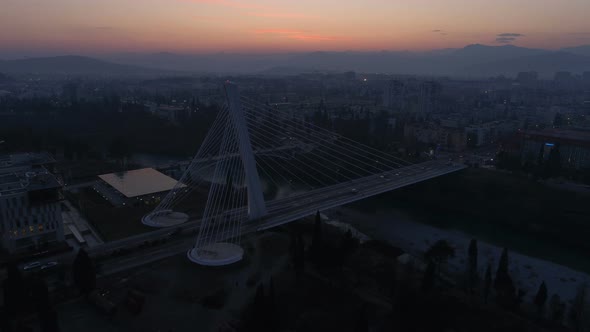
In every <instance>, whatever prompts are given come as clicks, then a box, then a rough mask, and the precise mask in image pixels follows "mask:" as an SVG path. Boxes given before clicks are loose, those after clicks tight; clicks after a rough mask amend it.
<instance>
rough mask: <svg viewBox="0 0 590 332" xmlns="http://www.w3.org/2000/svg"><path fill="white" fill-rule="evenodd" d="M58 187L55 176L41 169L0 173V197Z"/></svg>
mask: <svg viewBox="0 0 590 332" xmlns="http://www.w3.org/2000/svg"><path fill="white" fill-rule="evenodd" d="M59 187H61V185H60V183H59V182H58V181H57V179H56V178H55V176H53V174H51V173H49V171H47V170H46V169H45V168H43V167H38V168H35V169H32V168H30V169H26V170H19V171H16V172H5V173H0V196H8V195H14V194H20V193H23V192H29V191H36V190H44V189H53V188H59Z"/></svg>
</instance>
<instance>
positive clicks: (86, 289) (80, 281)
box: [72, 249, 96, 295]
mask: <svg viewBox="0 0 590 332" xmlns="http://www.w3.org/2000/svg"><path fill="white" fill-rule="evenodd" d="M72 277H73V279H74V283H75V284H76V287H78V289H79V290H80V292H81V293H83V294H86V295H87V294H88V293H90V292H91V291H92V290H93V289H94V288H95V287H96V271H95V268H94V263H93V262H92V260H91V259H90V257H89V256H88V254H87V253H86V251H85V250H84V249H79V250H78V254H77V255H76V258H75V259H74V264H73V266H72Z"/></svg>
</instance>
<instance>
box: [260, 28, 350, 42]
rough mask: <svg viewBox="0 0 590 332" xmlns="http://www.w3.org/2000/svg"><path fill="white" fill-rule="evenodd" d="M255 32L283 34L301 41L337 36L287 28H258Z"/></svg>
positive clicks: (320, 39)
mask: <svg viewBox="0 0 590 332" xmlns="http://www.w3.org/2000/svg"><path fill="white" fill-rule="evenodd" d="M255 33H256V34H264V35H275V36H283V37H285V38H288V39H294V40H303V41H333V40H338V39H339V38H336V37H332V36H323V35H316V34H309V33H307V32H305V31H301V30H287V29H259V30H256V31H255Z"/></svg>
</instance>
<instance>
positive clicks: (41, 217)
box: [0, 153, 64, 253]
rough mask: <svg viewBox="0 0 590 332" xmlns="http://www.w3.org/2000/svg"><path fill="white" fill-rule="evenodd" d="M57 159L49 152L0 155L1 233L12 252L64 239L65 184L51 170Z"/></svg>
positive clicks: (7, 247)
mask: <svg viewBox="0 0 590 332" xmlns="http://www.w3.org/2000/svg"><path fill="white" fill-rule="evenodd" d="M53 162H55V160H53V158H51V157H50V156H49V155H46V154H29V153H24V154H15V155H3V156H0V233H1V243H2V247H3V248H4V249H5V250H7V251H8V252H11V253H14V252H22V251H27V250H35V249H39V248H43V247H45V246H49V245H51V244H54V243H56V242H62V241H64V232H63V223H62V217H61V205H60V201H61V200H62V195H61V184H60V183H59V182H58V181H57V179H56V178H55V176H54V175H53V174H51V173H50V172H49V168H50V166H51V164H52V163H53ZM46 165H47V167H46Z"/></svg>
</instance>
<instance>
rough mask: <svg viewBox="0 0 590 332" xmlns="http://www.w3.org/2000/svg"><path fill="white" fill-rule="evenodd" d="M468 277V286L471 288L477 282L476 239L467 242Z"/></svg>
mask: <svg viewBox="0 0 590 332" xmlns="http://www.w3.org/2000/svg"><path fill="white" fill-rule="evenodd" d="M468 264H469V266H468V272H467V273H468V278H469V288H470V289H471V290H473V288H474V287H475V286H476V284H477V277H478V276H477V240H476V239H471V242H469V249H468Z"/></svg>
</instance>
